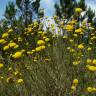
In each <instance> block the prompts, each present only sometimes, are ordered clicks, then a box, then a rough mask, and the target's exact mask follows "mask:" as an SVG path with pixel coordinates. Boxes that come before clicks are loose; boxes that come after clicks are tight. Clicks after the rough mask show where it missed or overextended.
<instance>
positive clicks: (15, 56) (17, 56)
mask: <svg viewBox="0 0 96 96" xmlns="http://www.w3.org/2000/svg"><path fill="white" fill-rule="evenodd" d="M12 57H13V58H14V59H18V58H20V57H22V52H16V53H15V54H14V55H13V56H12Z"/></svg>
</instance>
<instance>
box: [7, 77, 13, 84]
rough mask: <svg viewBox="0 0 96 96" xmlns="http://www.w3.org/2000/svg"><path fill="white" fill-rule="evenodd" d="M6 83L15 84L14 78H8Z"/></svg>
mask: <svg viewBox="0 0 96 96" xmlns="http://www.w3.org/2000/svg"><path fill="white" fill-rule="evenodd" d="M6 81H7V83H13V82H14V80H13V78H12V77H8V78H7V80H6Z"/></svg>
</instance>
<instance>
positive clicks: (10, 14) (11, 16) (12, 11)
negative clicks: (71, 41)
mask: <svg viewBox="0 0 96 96" xmlns="http://www.w3.org/2000/svg"><path fill="white" fill-rule="evenodd" d="M16 12H17V10H16V7H15V4H14V3H13V2H9V3H8V5H7V6H6V9H5V14H4V17H5V18H6V20H7V21H8V23H9V24H10V25H11V26H13V22H14V21H15V19H16V17H15V16H16Z"/></svg>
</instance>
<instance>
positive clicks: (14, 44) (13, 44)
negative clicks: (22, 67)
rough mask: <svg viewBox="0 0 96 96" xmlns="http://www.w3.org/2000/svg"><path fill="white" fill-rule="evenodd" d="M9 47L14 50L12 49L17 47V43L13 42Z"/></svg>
mask: <svg viewBox="0 0 96 96" xmlns="http://www.w3.org/2000/svg"><path fill="white" fill-rule="evenodd" d="M8 45H9V47H10V48H12V47H14V46H16V43H14V42H12V43H9V44H8Z"/></svg>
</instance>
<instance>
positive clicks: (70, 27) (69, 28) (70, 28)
mask: <svg viewBox="0 0 96 96" xmlns="http://www.w3.org/2000/svg"><path fill="white" fill-rule="evenodd" d="M73 28H74V27H73V26H72V25H66V27H65V29H66V30H68V31H72V30H73Z"/></svg>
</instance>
